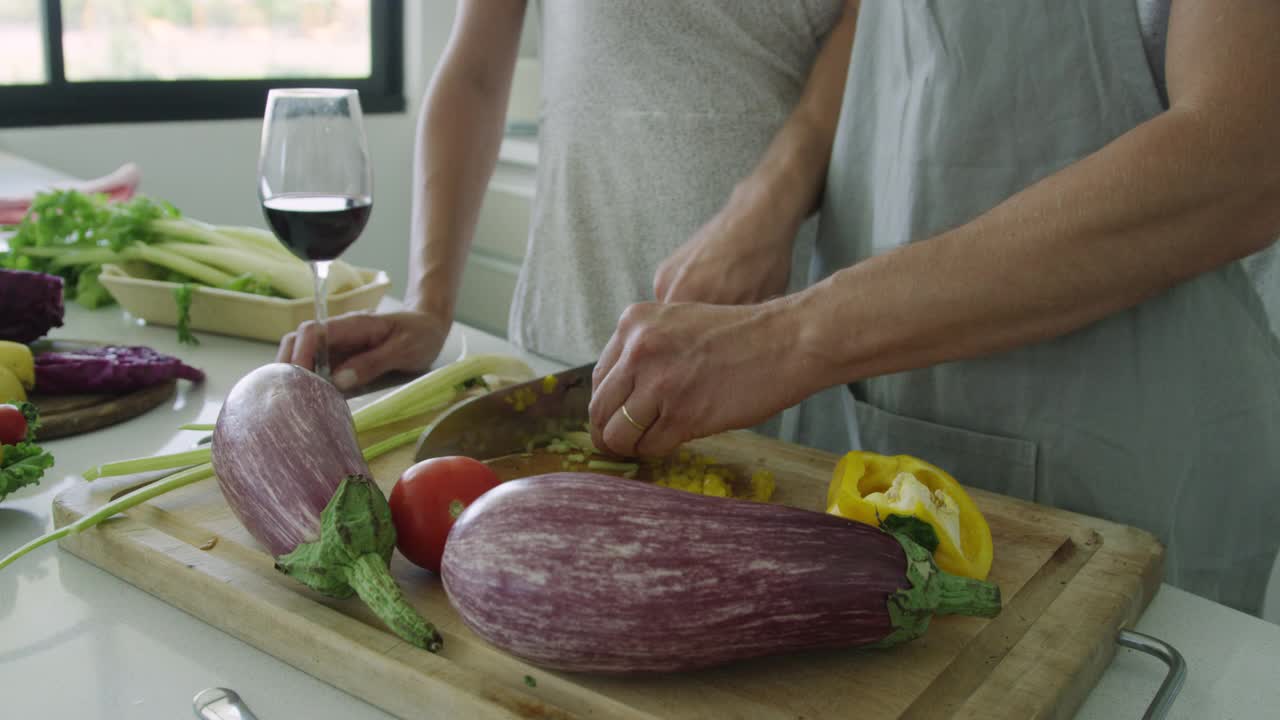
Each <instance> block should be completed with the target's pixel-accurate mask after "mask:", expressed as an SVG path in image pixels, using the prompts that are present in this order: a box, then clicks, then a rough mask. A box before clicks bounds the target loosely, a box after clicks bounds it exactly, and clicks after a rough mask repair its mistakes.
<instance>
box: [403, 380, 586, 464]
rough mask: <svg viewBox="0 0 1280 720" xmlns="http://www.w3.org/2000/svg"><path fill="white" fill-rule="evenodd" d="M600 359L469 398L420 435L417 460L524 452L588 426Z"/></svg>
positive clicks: (484, 457)
mask: <svg viewBox="0 0 1280 720" xmlns="http://www.w3.org/2000/svg"><path fill="white" fill-rule="evenodd" d="M594 369H595V363H590V364H588V365H583V366H581V367H576V368H573V369H571V370H565V371H563V372H559V373H553V374H551V375H546V376H544V377H540V378H538V379H536V380H531V381H529V382H526V383H521V384H519V385H512V386H510V387H505V388H502V389H499V390H494V391H493V392H490V393H486V394H484V395H480V396H478V397H474V398H471V399H469V400H465V401H463V402H462V403H459V404H458V405H456V406H454V407H453V408H451V409H449V410H446V411H445V412H444V413H443V414H442V415H440V416H439V417H438V418H436V420H435V421H434V422H432V423H431V424H430V425H428V426H427V429H426V430H424V431H423V432H422V436H421V437H420V438H419V439H418V449H417V452H416V453H415V455H414V460H415V462H417V461H421V460H426V459H428V458H433V457H443V456H446V455H466V456H467V457H473V458H476V459H478V460H487V459H490V458H495V457H501V456H503V455H510V454H512V453H516V452H524V451H525V449H526V448H527V447H528V446H529V443H531V442H534V441H537V440H539V439H544V438H547V437H549V436H550V435H553V434H556V433H562V432H566V431H570V430H578V431H581V430H585V429H586V428H585V425H586V422H587V420H588V418H589V416H588V414H587V406H588V405H589V404H590V402H591V371H592V370H594Z"/></svg>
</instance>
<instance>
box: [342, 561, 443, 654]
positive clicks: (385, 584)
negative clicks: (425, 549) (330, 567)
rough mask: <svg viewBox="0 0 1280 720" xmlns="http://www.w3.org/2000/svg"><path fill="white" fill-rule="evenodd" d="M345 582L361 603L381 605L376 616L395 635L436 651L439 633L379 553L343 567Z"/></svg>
mask: <svg viewBox="0 0 1280 720" xmlns="http://www.w3.org/2000/svg"><path fill="white" fill-rule="evenodd" d="M347 583H348V584H349V585H351V587H352V588H353V589H354V590H355V591H356V595H359V596H360V599H361V600H363V601H364V604H365V605H368V606H369V607H371V608H385V610H383V611H381V612H379V613H378V617H379V618H380V619H381V620H382V622H384V623H386V624H387V627H389V628H391V631H392V632H394V633H395V634H396V635H398V636H400V637H401V638H404V639H405V640H408V641H409V642H411V643H413V644H414V645H416V646H418V647H420V648H425V649H426V650H430V651H431V652H440V648H441V647H443V645H444V643H443V642H442V641H441V639H440V633H439V632H438V631H437V630H436V629H435V627H434V626H433V625H432V624H431V623H429V622H427V621H426V620H424V619H422V616H421V615H419V614H418V613H417V611H415V610H414V609H413V606H412V605H410V604H409V601H408V600H407V599H406V598H405V596H404V591H402V590H401V589H400V586H399V585H396V581H395V578H393V577H391V572H390V570H388V569H387V563H386V562H385V561H383V559H382V558H381V557H380V556H378V555H375V554H373V553H369V554H366V555H361V556H360V557H358V558H356V560H355V562H353V563H351V565H349V566H347Z"/></svg>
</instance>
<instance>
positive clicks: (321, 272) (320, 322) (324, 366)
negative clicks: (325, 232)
mask: <svg viewBox="0 0 1280 720" xmlns="http://www.w3.org/2000/svg"><path fill="white" fill-rule="evenodd" d="M332 263H333V261H332V260H314V261H312V263H311V276H312V277H313V278H314V279H315V283H316V325H317V326H318V328H319V330H320V337H319V338H318V339H317V341H316V354H315V372H316V374H317V375H319V376H320V377H322V378H324V379H325V380H328V379H329V333H328V331H327V329H326V328H325V323H326V322H327V321H328V319H329V303H328V298H327V294H326V293H325V282H326V281H327V280H328V279H329V265H330V264H332Z"/></svg>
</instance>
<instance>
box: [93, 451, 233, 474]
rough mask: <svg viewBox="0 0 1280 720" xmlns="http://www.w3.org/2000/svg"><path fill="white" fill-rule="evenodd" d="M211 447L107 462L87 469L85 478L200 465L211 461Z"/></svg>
mask: <svg viewBox="0 0 1280 720" xmlns="http://www.w3.org/2000/svg"><path fill="white" fill-rule="evenodd" d="M210 452H211V451H210V450H209V448H207V447H206V448H199V449H196V450H188V451H187V452H180V453H173V454H170V455H152V456H150V457H144V458H133V459H132V460H119V461H117V462H113V463H106V464H105V465H99V466H97V467H95V468H90V469H88V470H86V471H85V473H84V479H85V480H89V481H93V480H97V479H98V478H100V477H115V476H116V475H132V474H134V473H140V472H149V471H151V470H169V469H171V468H180V467H186V466H188V465H198V464H200V463H207V462H209V458H210V457H211V455H210Z"/></svg>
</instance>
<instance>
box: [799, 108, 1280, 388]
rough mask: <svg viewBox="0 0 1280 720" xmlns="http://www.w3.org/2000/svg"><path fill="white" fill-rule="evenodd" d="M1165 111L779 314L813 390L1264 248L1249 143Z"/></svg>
mask: <svg viewBox="0 0 1280 720" xmlns="http://www.w3.org/2000/svg"><path fill="white" fill-rule="evenodd" d="M1217 117H1218V116H1217V115H1216V114H1214V113H1212V112H1197V111H1195V110H1185V111H1171V112H1168V113H1165V114H1164V115H1161V116H1159V117H1157V118H1155V119H1153V120H1151V121H1150V122H1148V123H1146V124H1144V125H1142V126H1140V127H1138V128H1135V129H1134V130H1133V131H1131V132H1129V133H1128V134H1126V135H1124V136H1123V137H1121V138H1119V139H1117V140H1116V141H1114V142H1113V143H1111V144H1110V145H1108V146H1106V147H1104V148H1103V149H1101V150H1100V151H1098V152H1097V153H1095V154H1094V155H1092V156H1089V157H1087V158H1085V159H1083V160H1081V161H1079V162H1077V163H1075V164H1074V165H1071V166H1069V167H1067V168H1065V169H1064V170H1062V171H1060V172H1058V173H1056V174H1054V175H1051V176H1049V177H1047V178H1045V179H1044V180H1042V181H1041V182H1039V183H1036V184H1034V185H1032V186H1031V187H1029V188H1028V189H1026V190H1024V191H1023V192H1021V193H1018V194H1016V195H1014V196H1013V197H1011V198H1009V199H1008V200H1007V201H1006V202H1004V203H1002V204H1001V205H999V206H997V207H996V208H994V209H993V210H991V211H990V212H988V213H986V214H985V215H983V216H981V217H979V218H977V219H975V220H974V221H972V222H970V223H968V224H966V225H963V226H961V227H958V228H956V229H954V230H952V231H950V232H947V233H944V234H942V235H939V236H937V237H935V238H932V239H929V240H926V241H923V242H919V243H914V244H911V245H908V246H906V247H903V248H899V249H898V250H895V251H891V252H888V253H884V254H882V255H878V256H876V257H873V258H870V259H868V260H866V261H864V262H860V263H858V264H856V265H854V266H853V267H851V268H847V269H845V270H843V271H841V272H839V273H836V274H835V275H833V276H832V277H831V278H829V279H828V280H827V281H824V282H823V283H821V284H820V285H818V286H815V287H814V288H812V289H811V290H810V291H807V292H806V293H804V294H803V295H802V296H800V297H797V298H796V299H795V300H794V302H793V309H795V310H798V311H799V317H803V318H805V321H804V322H803V323H800V324H798V325H797V327H798V328H799V332H800V333H801V334H802V335H803V336H804V338H803V339H802V340H801V341H800V346H801V347H806V348H815V349H818V348H822V349H825V359H820V358H819V354H818V353H817V352H816V350H815V351H811V353H810V354H811V355H812V356H813V360H812V363H813V368H814V369H815V370H816V371H817V375H818V376H820V377H821V378H822V379H821V380H820V381H819V382H820V386H825V385H830V384H837V383H841V382H848V381H851V380H856V379H861V378H866V377H871V376H875V375H881V374H885V373H892V372H897V371H901V370H908V369H913V368H919V367H925V366H929V365H933V364H936V363H940V362H945V361H950V360H958V359H964V358H971V357H975V356H980V355H985V354H989V353H995V352H999V351H1002V350H1007V349H1010V348H1014V347H1018V346H1022V345H1027V344H1030V343H1034V342H1038V341H1042V340H1046V339H1049V338H1053V337H1056V336H1059V335H1063V334H1065V333H1068V332H1071V331H1073V330H1076V329H1078V328H1081V327H1083V326H1085V325H1087V324H1089V323H1092V322H1095V321H1097V320H1099V319H1101V318H1103V317H1105V316H1107V315H1109V314H1112V313H1115V312H1117V311H1120V310H1122V309H1124V308H1127V307H1130V306H1133V305H1135V304H1137V303H1139V302H1141V301H1143V300H1145V299H1147V298H1150V297H1152V296H1153V295H1156V294H1158V293H1160V292H1162V291H1164V290H1166V289H1168V288H1169V287H1171V286H1173V285H1175V284H1177V283H1179V282H1182V281H1185V280H1187V279H1189V278H1191V277H1194V276H1195V275H1198V274H1200V273H1203V272H1207V271H1209V270H1211V269H1213V268H1216V267H1218V266H1220V265H1222V264H1224V263H1226V262H1229V261H1232V260H1235V259H1237V258H1240V257H1243V256H1245V255H1247V254H1250V253H1252V252H1256V251H1257V250H1259V249H1261V248H1263V247H1265V246H1266V245H1267V244H1269V243H1270V242H1271V240H1272V239H1273V238H1274V237H1275V235H1276V233H1277V232H1280V174H1278V173H1277V172H1276V168H1277V161H1278V160H1280V157H1277V154H1276V153H1275V151H1274V149H1273V148H1269V147H1267V145H1268V144H1269V143H1268V142H1266V140H1265V138H1264V137H1263V134H1261V133H1260V134H1258V135H1257V140H1256V141H1251V140H1250V139H1249V138H1247V137H1245V138H1242V136H1241V133H1240V131H1239V129H1238V128H1236V127H1233V126H1231V125H1223V124H1222V123H1220V122H1219V121H1218V120H1217Z"/></svg>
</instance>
